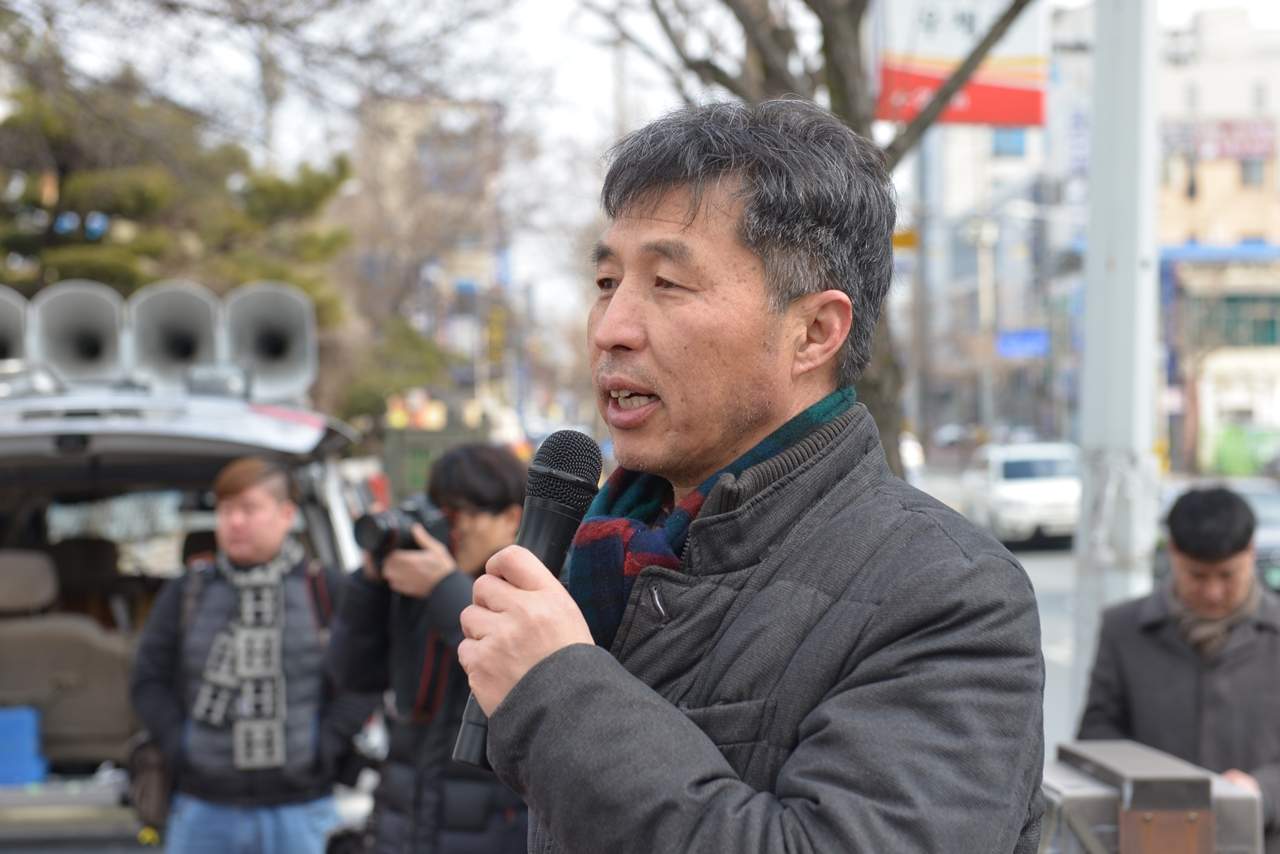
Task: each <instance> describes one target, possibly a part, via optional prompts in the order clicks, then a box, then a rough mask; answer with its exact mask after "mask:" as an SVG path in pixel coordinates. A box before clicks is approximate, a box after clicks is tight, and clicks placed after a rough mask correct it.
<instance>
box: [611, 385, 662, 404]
mask: <svg viewBox="0 0 1280 854" xmlns="http://www.w3.org/2000/svg"><path fill="white" fill-rule="evenodd" d="M609 396H610V397H612V398H613V399H614V400H616V401H618V406H619V408H621V409H639V408H640V407H641V406H644V405H645V404H646V403H653V402H654V401H655V400H657V399H658V396H657V395H656V394H640V393H639V392H635V391H631V390H629V389H622V390H620V391H611V392H609Z"/></svg>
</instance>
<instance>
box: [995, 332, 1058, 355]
mask: <svg viewBox="0 0 1280 854" xmlns="http://www.w3.org/2000/svg"><path fill="white" fill-rule="evenodd" d="M1051 345H1052V341H1051V339H1050V336H1049V329H1048V327H1044V326H1032V327H1030V328H1027V329H1006V330H1005V331H1003V332H998V333H996V356H998V357H999V358H1001V359H1043V358H1045V357H1046V356H1048V355H1049V349H1050V347H1051Z"/></svg>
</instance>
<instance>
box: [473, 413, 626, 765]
mask: <svg viewBox="0 0 1280 854" xmlns="http://www.w3.org/2000/svg"><path fill="white" fill-rule="evenodd" d="M600 471H601V458H600V448H599V447H597V445H596V443H595V442H594V441H593V440H592V439H591V438H590V437H589V436H586V435H584V434H582V433H578V432H576V431H573V430H560V431H559V432H556V433H553V434H551V435H550V436H548V437H547V439H546V441H545V442H543V443H542V447H541V448H539V449H538V453H537V455H536V456H535V457H534V459H533V465H531V466H530V467H529V485H528V489H527V491H526V495H527V497H526V499H525V503H524V518H523V521H522V523H521V525H520V533H519V534H517V535H516V545H515V546H512V547H508V548H506V549H503V550H502V551H500V552H498V553H497V554H496V555H494V556H493V557H492V558H490V559H489V563H488V564H487V565H486V575H483V576H481V577H480V578H478V579H476V583H475V587H474V589H473V596H474V601H473V604H472V605H471V606H470V607H468V608H467V609H466V610H464V611H463V612H462V631H463V634H464V635H465V636H466V639H465V640H463V642H462V643H461V644H460V645H459V646H458V661H459V662H460V663H461V664H462V667H463V669H464V670H466V672H467V678H468V679H469V680H470V682H471V687H472V689H473V693H472V695H471V697H470V698H469V699H468V700H467V708H466V710H465V712H464V713H463V723H462V729H461V731H460V732H459V733H458V741H457V744H456V745H455V746H454V749H453V758H454V759H456V760H458V761H459V762H465V763H467V764H469V765H476V766H479V767H481V768H487V767H488V760H487V759H486V758H485V746H486V739H487V736H488V718H487V715H486V712H485V710H486V709H487V710H488V711H492V710H493V709H494V708H496V707H497V706H498V704H499V703H501V702H502V701H503V700H504V699H505V698H506V696H507V694H508V693H509V692H510V691H511V689H512V688H513V687H515V684H516V683H517V682H519V681H520V679H521V678H522V677H523V676H524V674H526V673H528V672H529V670H530V669H531V668H532V667H533V666H534V665H535V664H537V663H538V662H539V661H541V660H542V659H544V658H546V657H547V656H549V655H551V654H552V653H554V652H556V651H558V650H560V649H563V648H564V647H566V646H570V645H572V644H575V643H588V644H589V643H592V642H593V641H592V638H591V631H590V630H589V629H588V628H587V623H586V620H584V619H583V617H582V612H581V611H580V610H579V609H578V606H577V603H575V602H574V601H573V599H572V597H570V596H569V593H568V591H566V590H565V589H564V586H563V585H562V584H561V583H560V581H559V580H558V579H557V578H556V576H555V574H554V573H555V572H556V571H557V570H559V568H560V565H561V564H562V563H563V562H564V556H565V554H566V553H567V552H568V550H569V545H570V543H571V542H572V541H573V535H574V533H575V532H576V531H577V529H578V525H579V524H580V523H581V522H582V517H583V516H584V515H585V514H586V512H587V507H589V506H590V504H591V499H592V498H594V497H595V494H596V485H597V483H598V482H599V480H600ZM477 699H478V700H479V702H477Z"/></svg>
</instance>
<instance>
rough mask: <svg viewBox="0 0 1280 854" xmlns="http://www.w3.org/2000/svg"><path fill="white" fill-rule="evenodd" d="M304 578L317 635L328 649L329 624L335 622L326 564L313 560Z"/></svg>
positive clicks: (309, 563) (308, 563)
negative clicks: (325, 569)
mask: <svg viewBox="0 0 1280 854" xmlns="http://www.w3.org/2000/svg"><path fill="white" fill-rule="evenodd" d="M303 577H305V578H306V579H307V592H308V593H309V594H310V599H311V615H312V617H314V618H315V622H316V634H318V635H319V636H320V645H321V647H326V646H328V645H329V624H330V623H331V622H333V597H332V596H331V595H330V594H329V579H328V578H326V577H325V571H324V564H323V563H321V562H320V561H318V560H316V559H315V558H312V559H311V560H310V561H308V562H307V568H306V571H305V572H304V573H303Z"/></svg>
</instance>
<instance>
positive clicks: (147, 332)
mask: <svg viewBox="0 0 1280 854" xmlns="http://www.w3.org/2000/svg"><path fill="white" fill-rule="evenodd" d="M125 312H126V315H127V317H128V319H129V327H130V329H131V330H132V333H133V378H134V380H135V381H137V382H139V383H141V384H142V385H146V386H148V387H149V388H150V389H151V390H152V391H153V392H159V393H162V394H180V393H182V392H184V391H185V390H186V372H187V368H189V367H191V366H192V365H196V364H201V363H206V362H216V361H219V360H220V359H222V358H223V353H222V350H223V346H222V344H221V340H220V339H221V338H222V335H221V334H220V332H221V331H220V329H219V325H220V323H221V321H222V304H221V303H220V302H219V301H218V298H217V297H216V296H214V295H213V293H212V292H211V291H210V290H209V289H208V288H206V287H204V286H203V285H198V284H196V283H195V282H187V281H182V280H178V279H170V280H166V281H163V282H156V283H155V284H152V285H147V286H146V287H144V288H142V289H140V290H139V291H137V293H135V294H134V295H133V296H131V297H129V300H128V302H127V303H125Z"/></svg>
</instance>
